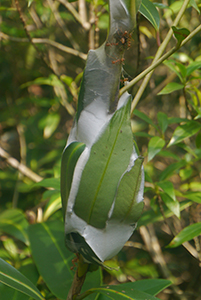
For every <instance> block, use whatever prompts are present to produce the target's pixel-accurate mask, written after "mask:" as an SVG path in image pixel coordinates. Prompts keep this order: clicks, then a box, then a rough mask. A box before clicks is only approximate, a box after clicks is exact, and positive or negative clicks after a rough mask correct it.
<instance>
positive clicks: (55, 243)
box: [29, 220, 101, 300]
mask: <svg viewBox="0 0 201 300" xmlns="http://www.w3.org/2000/svg"><path fill="white" fill-rule="evenodd" d="M29 237H30V243H31V251H32V255H33V259H34V261H35V263H36V266H37V269H38V271H39V273H40V275H41V276H42V277H43V280H44V281H45V283H46V284H47V286H48V288H49V289H50V291H51V292H52V293H53V295H55V296H56V297H57V298H59V299H61V300H66V298H67V294H68V291H69V289H70V287H71V284H72V281H73V277H74V273H73V272H72V271H71V270H70V268H71V267H72V266H73V265H72V259H73V257H74V254H72V252H70V251H68V250H67V249H66V247H65V243H64V225H63V222H61V221H58V220H57V221H51V222H50V221H48V222H45V223H38V224H34V225H31V226H30V227H29ZM92 274H93V275H92V276H91V277H89V279H88V278H86V283H85V284H86V285H85V284H84V286H83V290H86V288H88V286H89V282H88V280H90V282H91V285H93V286H99V285H100V284H101V275H100V272H99V271H96V272H93V273H92ZM85 286H86V288H85Z"/></svg>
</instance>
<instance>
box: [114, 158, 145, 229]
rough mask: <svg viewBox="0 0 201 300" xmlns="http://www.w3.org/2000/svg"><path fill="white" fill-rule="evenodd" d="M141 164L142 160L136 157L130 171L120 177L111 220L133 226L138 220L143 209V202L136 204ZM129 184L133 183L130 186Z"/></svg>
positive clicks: (140, 178)
mask: <svg viewBox="0 0 201 300" xmlns="http://www.w3.org/2000/svg"><path fill="white" fill-rule="evenodd" d="M142 163H143V158H142V157H138V158H137V159H136V160H135V164H134V166H133V167H132V169H131V170H130V171H128V172H126V173H125V174H124V176H123V177H122V179H121V181H120V184H119V187H118V190H117V195H116V198H115V205H114V210H113V213H112V216H111V219H117V220H119V221H120V222H124V223H128V224H134V223H136V222H137V220H138V219H139V217H140V215H141V213H142V210H143V207H144V203H143V202H137V196H138V193H139V189H140V185H141V182H142ZM131 182H133V184H132V185H131Z"/></svg>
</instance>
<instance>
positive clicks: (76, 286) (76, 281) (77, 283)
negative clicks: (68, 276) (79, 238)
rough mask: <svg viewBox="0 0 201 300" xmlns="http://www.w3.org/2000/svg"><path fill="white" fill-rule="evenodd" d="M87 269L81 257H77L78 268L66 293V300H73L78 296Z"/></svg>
mask: <svg viewBox="0 0 201 300" xmlns="http://www.w3.org/2000/svg"><path fill="white" fill-rule="evenodd" d="M88 269H89V265H88V264H86V263H84V262H83V259H82V257H81V256H79V261H78V267H77V270H76V273H75V276H74V278H73V283H72V285H71V288H70V290H69V292H68V296H67V300H75V299H76V296H78V295H79V294H80V292H81V289H82V286H83V284H84V281H85V278H86V274H87V272H88Z"/></svg>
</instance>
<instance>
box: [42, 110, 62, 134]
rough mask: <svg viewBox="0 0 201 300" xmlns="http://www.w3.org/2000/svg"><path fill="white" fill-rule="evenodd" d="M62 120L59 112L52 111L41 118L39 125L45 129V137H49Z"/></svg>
mask: <svg viewBox="0 0 201 300" xmlns="http://www.w3.org/2000/svg"><path fill="white" fill-rule="evenodd" d="M59 122H60V115H59V114H57V113H51V114H48V115H46V116H45V117H43V118H41V119H40V121H39V123H38V127H39V128H41V129H43V137H44V138H45V139H48V138H49V137H50V136H51V135H52V134H53V133H54V131H55V130H56V129H57V126H58V124H59Z"/></svg>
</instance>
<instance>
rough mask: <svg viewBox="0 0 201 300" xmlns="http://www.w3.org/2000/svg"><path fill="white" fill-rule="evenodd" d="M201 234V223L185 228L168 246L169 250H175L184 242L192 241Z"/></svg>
mask: <svg viewBox="0 0 201 300" xmlns="http://www.w3.org/2000/svg"><path fill="white" fill-rule="evenodd" d="M200 234H201V222H199V223H195V224H191V225H189V226H187V227H185V228H184V229H183V230H182V231H180V233H179V234H177V235H176V236H175V237H174V239H173V240H172V241H171V242H170V244H169V245H168V248H175V247H178V246H180V245H181V244H183V243H184V242H187V241H190V240H192V239H193V238H194V237H196V236H198V235H200Z"/></svg>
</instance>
